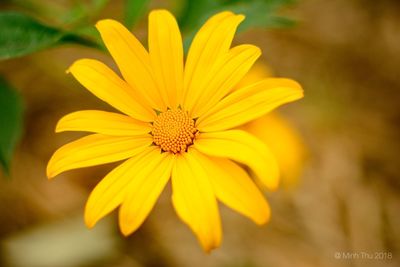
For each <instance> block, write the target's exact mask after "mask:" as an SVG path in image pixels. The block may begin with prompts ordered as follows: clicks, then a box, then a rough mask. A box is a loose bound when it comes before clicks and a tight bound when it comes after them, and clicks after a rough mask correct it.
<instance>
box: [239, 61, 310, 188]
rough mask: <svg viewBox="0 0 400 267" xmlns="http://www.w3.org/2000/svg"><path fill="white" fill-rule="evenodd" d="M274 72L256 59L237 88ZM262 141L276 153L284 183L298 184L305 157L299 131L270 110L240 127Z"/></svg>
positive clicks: (287, 185) (288, 185)
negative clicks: (256, 61)
mask: <svg viewBox="0 0 400 267" xmlns="http://www.w3.org/2000/svg"><path fill="white" fill-rule="evenodd" d="M271 76H272V71H271V69H270V68H269V67H268V66H267V65H266V64H263V63H256V64H254V66H253V67H252V68H251V70H250V71H249V72H248V73H247V74H246V76H245V77H244V78H243V79H242V80H241V81H240V82H239V83H238V85H237V86H236V87H235V88H242V87H245V86H248V85H250V84H253V83H255V82H257V81H259V80H262V79H265V78H267V77H271ZM240 128H241V129H242V130H245V131H248V132H250V133H251V134H253V135H255V136H256V137H258V138H259V139H260V140H261V141H263V142H264V143H265V144H266V145H267V146H268V147H269V148H270V149H271V152H272V153H273V154H274V155H275V158H276V160H277V161H278V165H279V169H280V173H281V185H282V186H283V187H285V188H291V187H293V186H296V185H297V184H298V179H299V176H300V175H301V172H302V170H303V166H304V161H305V157H306V148H305V146H304V143H303V139H302V137H301V135H300V133H299V132H298V131H297V130H296V129H295V128H294V127H293V126H292V125H291V123H290V122H289V121H288V120H286V119H285V118H284V117H283V116H281V115H280V114H278V113H277V112H272V113H268V114H266V115H264V116H262V117H260V118H258V119H255V120H253V121H251V122H248V123H246V124H244V125H243V126H241V127H240Z"/></svg>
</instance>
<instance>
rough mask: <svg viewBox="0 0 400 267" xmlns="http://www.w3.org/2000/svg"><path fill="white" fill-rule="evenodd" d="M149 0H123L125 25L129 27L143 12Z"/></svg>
mask: <svg viewBox="0 0 400 267" xmlns="http://www.w3.org/2000/svg"><path fill="white" fill-rule="evenodd" d="M149 2H150V0H125V26H126V27H127V28H128V29H131V28H132V27H133V26H134V25H135V24H136V23H137V22H138V21H139V19H140V18H141V17H142V15H143V14H144V13H145V11H146V9H147V7H148V5H149Z"/></svg>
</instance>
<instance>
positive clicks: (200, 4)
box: [179, 0, 296, 51]
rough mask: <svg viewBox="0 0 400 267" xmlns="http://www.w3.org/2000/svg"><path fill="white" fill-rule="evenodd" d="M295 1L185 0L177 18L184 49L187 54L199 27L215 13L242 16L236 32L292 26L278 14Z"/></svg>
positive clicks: (290, 22) (289, 20)
mask: <svg viewBox="0 0 400 267" xmlns="http://www.w3.org/2000/svg"><path fill="white" fill-rule="evenodd" d="M295 2H296V1H295V0H217V1H211V0H204V1H202V0H186V8H184V9H183V12H182V14H181V15H180V17H179V22H180V25H181V27H182V29H183V30H184V31H185V35H184V36H185V39H184V47H185V50H186V51H187V49H188V47H189V44H190V42H191V40H192V38H193V37H194V34H195V33H196V31H197V30H198V29H199V28H200V26H201V25H202V24H203V23H204V22H205V21H206V20H207V19H208V18H209V17H211V16H212V15H214V14H216V13H218V12H221V11H224V10H229V11H232V12H234V13H236V14H243V15H245V16H246V19H245V20H244V21H243V22H242V24H241V25H240V27H239V32H240V31H245V30H247V29H249V28H279V27H290V26H293V25H294V24H295V23H294V21H293V20H292V19H290V18H287V17H283V16H279V15H277V14H278V13H279V11H280V9H281V8H283V7H285V6H287V5H289V4H293V3H295Z"/></svg>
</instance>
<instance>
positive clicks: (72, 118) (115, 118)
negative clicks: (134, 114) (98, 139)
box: [56, 110, 151, 136]
mask: <svg viewBox="0 0 400 267" xmlns="http://www.w3.org/2000/svg"><path fill="white" fill-rule="evenodd" d="M65 131H81V132H94V133H100V134H105V135H114V136H129V135H143V134H146V133H149V132H150V131H151V124H150V123H145V122H141V121H138V120H135V119H133V118H131V117H128V116H125V115H122V114H118V113H114V112H106V111H100V110H81V111H76V112H73V113H70V114H67V115H65V116H64V117H62V118H61V119H60V120H59V121H58V124H57V127H56V132H57V133H58V132H65Z"/></svg>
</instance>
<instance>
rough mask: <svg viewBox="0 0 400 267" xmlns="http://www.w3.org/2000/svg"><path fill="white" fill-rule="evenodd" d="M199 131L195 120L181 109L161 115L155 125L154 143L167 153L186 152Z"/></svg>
mask: <svg viewBox="0 0 400 267" xmlns="http://www.w3.org/2000/svg"><path fill="white" fill-rule="evenodd" d="M196 132H197V129H196V127H195V125H194V120H193V119H191V118H190V117H189V115H188V114H187V112H185V111H183V110H181V109H170V110H167V111H165V112H162V113H160V114H159V115H158V116H157V118H156V120H155V121H154V123H153V130H152V131H151V134H152V135H153V142H154V143H155V144H156V145H158V146H160V148H161V149H162V150H163V151H165V152H172V153H180V152H185V151H186V150H187V147H188V146H190V145H191V144H193V140H194V138H195V134H196Z"/></svg>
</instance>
